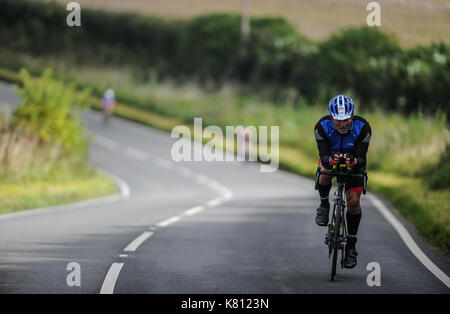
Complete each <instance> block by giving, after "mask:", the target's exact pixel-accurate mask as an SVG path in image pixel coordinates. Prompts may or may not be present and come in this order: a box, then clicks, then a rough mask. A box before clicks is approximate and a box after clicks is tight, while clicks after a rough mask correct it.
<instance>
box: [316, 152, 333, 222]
mask: <svg viewBox="0 0 450 314" xmlns="http://www.w3.org/2000/svg"><path fill="white" fill-rule="evenodd" d="M319 165H320V171H323V172H330V171H331V170H329V169H326V168H325V167H323V166H322V165H321V162H320V161H319ZM330 190H331V176H329V175H325V174H321V175H320V176H319V196H320V206H319V208H318V209H317V216H316V223H317V224H318V225H319V226H327V225H328V216H329V210H330V202H329V200H328V197H329V194H330Z"/></svg>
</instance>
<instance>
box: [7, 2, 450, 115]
mask: <svg viewBox="0 0 450 314" xmlns="http://www.w3.org/2000/svg"><path fill="white" fill-rule="evenodd" d="M0 10H1V12H2V19H0V30H1V31H0V40H1V41H2V42H6V43H8V48H7V49H9V50H11V51H13V52H21V53H30V54H33V55H50V56H51V55H58V56H63V57H65V58H67V60H68V62H71V61H72V62H73V63H74V64H78V63H83V64H89V63H92V64H99V63H101V64H106V65H124V64H127V65H131V66H134V67H135V69H136V71H137V72H138V73H139V74H140V76H141V77H142V78H144V79H147V78H149V76H150V75H154V74H156V77H157V78H159V79H165V78H170V79H173V80H176V81H181V82H186V81H190V80H193V79H194V80H196V81H197V82H200V83H203V84H209V83H210V82H213V83H214V86H220V85H222V84H223V83H226V82H238V83H239V84H242V85H245V86H249V87H252V88H254V87H258V88H259V90H260V91H263V92H264V93H269V94H270V96H271V97H273V98H272V99H271V101H275V102H285V101H286V99H288V97H287V96H286V94H287V93H289V94H290V95H291V97H290V98H289V99H290V100H291V101H292V100H293V101H294V102H295V103H298V102H300V101H302V100H303V99H305V100H307V101H308V102H319V101H321V102H324V101H327V100H328V99H329V98H330V97H332V96H334V95H335V94H337V93H339V92H346V93H349V94H350V95H351V96H353V97H354V98H355V100H356V101H357V102H358V103H362V104H364V106H366V108H367V107H370V106H372V107H375V106H381V107H382V108H384V109H386V110H395V111H400V112H405V113H410V112H415V111H418V110H420V111H424V112H426V113H435V112H437V111H443V112H446V113H448V112H449V108H450V89H449V88H448V86H450V48H449V46H448V45H446V44H443V43H440V44H439V43H435V44H432V45H430V46H418V47H415V48H412V49H403V48H401V47H400V46H399V45H398V43H397V42H396V41H395V39H393V38H391V37H389V36H387V35H386V34H384V33H382V32H381V31H379V29H378V28H370V27H362V28H350V29H347V30H345V31H343V32H341V33H338V34H335V35H333V36H331V37H330V38H329V39H327V40H324V41H322V42H320V43H317V44H316V43H312V42H310V41H309V40H307V39H306V38H304V37H303V36H301V35H300V34H298V33H297V32H296V31H295V29H294V28H293V27H292V26H291V25H289V23H287V22H286V20H284V19H283V18H277V17H266V18H252V19H251V36H250V38H249V41H248V42H247V43H246V44H245V43H244V42H242V41H241V40H240V16H239V15H236V14H212V15H205V16H199V17H196V18H193V19H190V20H183V21H168V20H164V19H161V18H156V17H148V16H143V15H139V14H135V13H114V12H105V11H101V10H93V9H87V8H82V15H81V19H82V27H68V26H67V25H66V16H67V14H68V12H67V11H66V10H65V7H63V6H61V5H58V4H55V3H46V4H43V3H37V2H29V1H26V0H0ZM287 91H288V92H287ZM292 95H293V96H292Z"/></svg>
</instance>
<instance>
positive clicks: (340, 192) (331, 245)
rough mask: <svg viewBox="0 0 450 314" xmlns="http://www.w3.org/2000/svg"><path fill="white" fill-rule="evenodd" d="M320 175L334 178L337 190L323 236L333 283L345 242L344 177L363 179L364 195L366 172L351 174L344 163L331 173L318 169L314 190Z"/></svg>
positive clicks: (342, 261)
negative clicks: (330, 217) (326, 230)
mask: <svg viewBox="0 0 450 314" xmlns="http://www.w3.org/2000/svg"><path fill="white" fill-rule="evenodd" d="M321 174H324V175H329V176H332V177H336V179H337V183H338V188H337V190H336V191H335V192H334V196H335V197H334V199H333V215H332V219H331V223H330V224H328V232H327V234H326V235H325V243H326V244H327V245H328V258H330V257H331V256H332V257H333V258H332V266H331V281H334V279H335V276H336V264H337V258H338V252H339V251H341V268H344V248H345V244H346V242H347V222H346V219H345V214H346V206H345V198H344V188H345V178H346V177H361V176H362V177H363V178H364V185H363V193H364V194H366V186H367V172H366V171H364V172H363V173H362V174H360V173H356V174H355V173H352V170H351V169H349V168H347V166H346V165H345V164H344V163H341V164H339V165H335V166H333V170H332V171H330V172H329V171H321V170H320V167H319V168H318V169H317V173H316V189H318V181H319V176H320V175H321Z"/></svg>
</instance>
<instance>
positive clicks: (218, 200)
mask: <svg viewBox="0 0 450 314" xmlns="http://www.w3.org/2000/svg"><path fill="white" fill-rule="evenodd" d="M222 201H223V198H222V197H218V198H215V199H213V200H210V201H209V202H207V203H206V204H207V205H208V206H209V207H215V206H218V205H220V204H222Z"/></svg>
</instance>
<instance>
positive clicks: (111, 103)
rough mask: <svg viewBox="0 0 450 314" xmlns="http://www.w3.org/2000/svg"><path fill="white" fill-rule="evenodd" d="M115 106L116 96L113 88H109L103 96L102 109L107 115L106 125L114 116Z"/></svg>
mask: <svg viewBox="0 0 450 314" xmlns="http://www.w3.org/2000/svg"><path fill="white" fill-rule="evenodd" d="M115 105H116V96H115V94H114V91H113V90H112V89H111V88H108V89H107V90H106V91H105V93H104V94H103V98H102V109H103V112H104V114H105V118H104V121H105V123H107V122H108V120H109V117H111V115H112V114H113V112H114V107H115Z"/></svg>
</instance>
